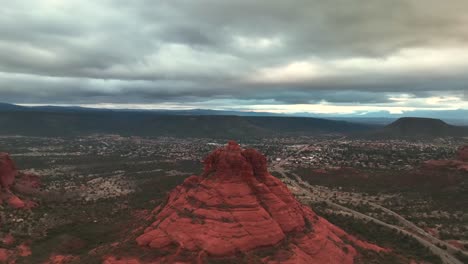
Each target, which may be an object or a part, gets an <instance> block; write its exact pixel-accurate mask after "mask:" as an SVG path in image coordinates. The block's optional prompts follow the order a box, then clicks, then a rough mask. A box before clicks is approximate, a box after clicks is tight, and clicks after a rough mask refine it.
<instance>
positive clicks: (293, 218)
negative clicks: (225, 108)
mask: <svg viewBox="0 0 468 264" xmlns="http://www.w3.org/2000/svg"><path fill="white" fill-rule="evenodd" d="M204 164H205V169H204V172H203V174H202V175H201V176H190V177H189V178H187V179H186V180H185V181H184V182H183V184H181V185H179V186H177V187H176V188H175V189H173V190H172V191H171V192H170V193H169V196H168V199H167V202H166V203H165V204H163V205H162V206H159V207H157V208H156V209H155V210H153V212H152V215H151V219H152V220H151V221H150V222H152V224H151V225H150V226H148V227H147V228H146V229H145V230H144V233H143V234H141V235H140V236H139V237H138V238H137V239H136V242H137V243H138V244H139V245H140V246H142V247H146V248H150V249H154V250H164V249H172V252H173V253H172V254H169V255H167V256H165V257H162V258H163V259H159V260H158V261H157V262H154V263H173V262H179V263H193V259H192V260H189V261H187V262H184V261H183V260H181V258H180V256H179V254H180V252H187V251H188V252H192V256H197V257H196V259H197V260H196V261H197V263H204V262H205V260H206V258H208V257H210V258H213V257H214V258H216V257H235V256H236V255H238V254H239V253H246V252H253V251H255V250H257V249H265V248H269V247H272V248H273V249H274V250H273V251H272V253H271V254H269V255H268V256H265V257H262V259H261V262H262V263H296V264H298V263H308V264H314V263H340V264H343V263H353V261H354V258H355V257H356V256H357V254H358V252H357V250H356V248H357V247H360V248H363V249H367V250H374V251H382V250H384V249H382V248H381V247H378V246H376V245H373V244H370V243H367V242H363V241H360V240H358V239H356V238H354V237H353V236H351V235H349V234H347V233H346V232H344V231H343V230H342V229H340V228H338V227H336V226H334V225H332V224H331V223H329V222H328V221H327V220H325V219H323V218H321V217H319V216H318V215H316V214H315V213H314V212H313V211H312V210H311V209H310V208H309V207H307V206H304V205H302V204H301V203H299V202H298V201H297V200H296V199H295V198H294V196H293V195H292V194H291V192H290V191H289V190H288V188H287V187H286V185H285V184H284V183H283V182H281V181H280V180H279V179H277V178H275V177H273V176H272V175H271V174H270V173H269V172H268V170H267V162H266V159H265V157H264V156H263V155H262V154H261V153H259V152H258V151H256V150H254V149H242V148H241V147H240V146H239V145H238V144H237V143H235V142H233V141H231V142H229V143H228V145H227V146H226V147H223V148H219V149H217V150H215V151H214V152H213V153H211V154H210V155H209V156H208V157H207V158H206V159H205V161H204ZM176 260H177V261H176ZM110 263H112V262H110ZM151 263H153V262H151Z"/></svg>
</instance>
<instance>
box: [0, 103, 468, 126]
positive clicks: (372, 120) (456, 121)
mask: <svg viewBox="0 0 468 264" xmlns="http://www.w3.org/2000/svg"><path fill="white" fill-rule="evenodd" d="M1 111H43V112H57V111H59V112H152V113H158V114H162V115H234V116H287V117H313V118H324V119H331V120H341V121H349V122H353V123H364V124H375V125H387V124H390V123H392V122H393V121H395V120H397V119H399V118H403V117H423V118H436V119H441V120H443V121H445V122H447V123H449V124H452V125H461V126H468V118H467V116H468V110H465V109H458V110H438V111H429V110H416V111H408V112H405V113H401V114H393V113H389V112H387V111H377V112H360V113H353V114H320V113H308V112H300V113H271V112H254V111H236V110H212V109H189V110H165V109H147V110H146V109H105V108H101V109H100V108H86V107H79V106H20V105H14V104H7V103H0V112H1Z"/></svg>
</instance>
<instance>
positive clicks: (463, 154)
mask: <svg viewBox="0 0 468 264" xmlns="http://www.w3.org/2000/svg"><path fill="white" fill-rule="evenodd" d="M423 168H425V169H429V170H458V171H461V172H468V146H462V147H460V148H459V149H458V151H457V153H456V158H455V159H451V160H428V161H426V162H424V164H423Z"/></svg>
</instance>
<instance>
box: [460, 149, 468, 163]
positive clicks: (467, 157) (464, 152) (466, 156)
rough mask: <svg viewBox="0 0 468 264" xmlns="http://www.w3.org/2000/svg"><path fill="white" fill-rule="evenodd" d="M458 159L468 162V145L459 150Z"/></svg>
mask: <svg viewBox="0 0 468 264" xmlns="http://www.w3.org/2000/svg"><path fill="white" fill-rule="evenodd" d="M457 159H458V160H461V161H464V162H468V146H462V147H460V148H459V149H458V151H457Z"/></svg>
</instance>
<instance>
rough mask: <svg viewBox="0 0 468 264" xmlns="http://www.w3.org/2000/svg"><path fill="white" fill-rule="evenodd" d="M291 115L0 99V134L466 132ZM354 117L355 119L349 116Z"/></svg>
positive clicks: (435, 124)
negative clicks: (114, 107) (15, 102)
mask: <svg viewBox="0 0 468 264" xmlns="http://www.w3.org/2000/svg"><path fill="white" fill-rule="evenodd" d="M339 119H340V118H335V119H333V120H332V119H324V118H313V117H291V116H284V115H280V114H272V113H258V112H239V111H217V110H205V109H194V110H132V109H119V110H112V109H95V108H83V107H61V106H36V107H26V106H19V105H13V104H5V103H0V135H28V136H77V135H90V134H120V135H127V136H131V135H134V136H174V137H204V138H226V139H246V138H261V137H272V136H301V135H309V136H311V135H325V134H340V135H354V136H356V135H357V136H359V137H370V138H417V137H445V136H467V135H468V130H467V128H465V127H459V126H453V125H449V124H447V123H445V122H444V121H441V120H438V119H428V118H401V119H398V120H397V121H395V122H394V123H391V124H390V125H387V126H384V125H386V124H388V123H390V122H391V121H393V120H389V119H385V121H382V120H380V119H378V118H374V119H373V120H372V121H371V122H369V121H367V122H366V121H363V120H361V119H357V118H356V119H350V118H343V120H339ZM350 121H355V122H350Z"/></svg>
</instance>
